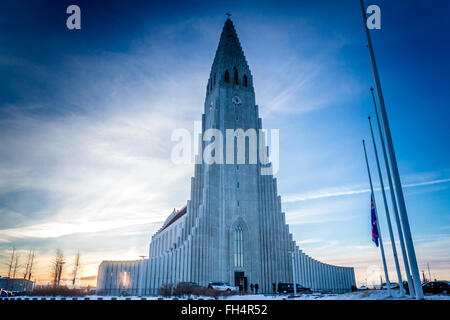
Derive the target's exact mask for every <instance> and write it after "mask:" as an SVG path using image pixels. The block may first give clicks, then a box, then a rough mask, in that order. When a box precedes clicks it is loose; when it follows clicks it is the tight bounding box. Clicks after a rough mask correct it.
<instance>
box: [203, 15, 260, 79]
mask: <svg viewBox="0 0 450 320" xmlns="http://www.w3.org/2000/svg"><path fill="white" fill-rule="evenodd" d="M227 15H228V14H227ZM251 79H252V76H251V73H250V69H249V67H248V64H247V60H246V58H245V55H244V51H243V50H242V47H241V43H240V42H239V38H238V35H237V33H236V29H235V28H234V25H233V21H232V20H231V19H230V16H228V18H227V20H226V21H225V25H224V26H223V29H222V34H221V35H220V41H219V45H218V47H217V50H216V55H215V57H214V62H213V64H212V67H211V74H210V81H209V85H210V88H212V87H213V86H214V85H215V84H216V82H217V83H218V84H224V83H232V84H241V85H243V86H244V87H248V88H252V85H251V84H252V81H251ZM216 80H217V81H216Z"/></svg>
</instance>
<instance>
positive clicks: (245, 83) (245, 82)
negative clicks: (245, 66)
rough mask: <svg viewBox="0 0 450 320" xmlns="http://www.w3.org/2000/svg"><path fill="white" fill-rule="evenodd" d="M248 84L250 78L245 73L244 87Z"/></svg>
mask: <svg viewBox="0 0 450 320" xmlns="http://www.w3.org/2000/svg"><path fill="white" fill-rule="evenodd" d="M247 86H248V79H247V76H246V75H245V74H244V87H247Z"/></svg>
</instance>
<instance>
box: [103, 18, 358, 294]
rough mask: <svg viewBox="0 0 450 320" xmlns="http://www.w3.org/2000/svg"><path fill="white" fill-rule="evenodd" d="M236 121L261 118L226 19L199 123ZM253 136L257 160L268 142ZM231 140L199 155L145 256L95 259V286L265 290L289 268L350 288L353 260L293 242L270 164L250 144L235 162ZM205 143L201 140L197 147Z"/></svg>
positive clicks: (247, 123)
mask: <svg viewBox="0 0 450 320" xmlns="http://www.w3.org/2000/svg"><path fill="white" fill-rule="evenodd" d="M239 128H240V129H243V130H244V131H246V130H248V129H255V130H256V131H257V132H258V130H260V129H262V120H261V118H259V112H258V106H257V105H256V104H255V92H254V87H253V78H252V75H251V72H250V69H249V66H248V64H247V61H246V58H245V55H244V53H243V50H242V48H241V45H240V42H239V39H238V37H237V34H236V31H235V28H234V26H233V23H232V21H231V20H230V19H227V21H226V22H225V26H224V28H223V31H222V34H221V38H220V42H219V46H218V48H217V51H216V55H215V58H214V62H213V65H212V68H211V73H210V76H209V79H208V83H207V89H206V99H205V104H204V113H203V115H202V131H203V133H206V131H207V130H208V129H217V130H219V131H220V132H221V133H222V135H223V137H225V136H226V130H227V129H233V130H236V129H239ZM204 138H205V137H204ZM257 139H258V143H257V146H256V148H257V151H258V153H257V154H258V159H257V160H261V159H260V158H259V157H260V156H259V151H260V148H263V150H265V149H266V143H265V141H264V140H263V137H257ZM260 139H261V140H260ZM232 143H233V145H232V146H230V147H231V148H232V150H234V151H235V152H234V154H235V156H234V157H235V161H233V163H231V164H217V163H212V164H208V163H207V161H205V159H201V158H199V157H197V162H196V164H195V168H194V176H193V178H192V179H191V195H190V200H188V201H187V204H186V206H185V207H183V208H182V209H180V210H178V211H176V210H174V212H173V213H172V214H170V215H169V217H168V218H167V220H166V221H165V222H164V224H163V226H162V227H161V228H160V230H159V231H158V232H156V233H155V234H154V235H153V237H152V241H151V243H150V248H149V258H148V259H144V260H137V261H104V262H102V263H101V264H100V266H99V273H98V280H97V290H98V292H99V293H103V294H120V293H122V292H123V291H125V292H127V293H129V294H138V295H146V294H157V292H158V288H160V287H161V286H162V285H164V284H169V283H171V284H176V283H178V282H185V281H192V282H197V283H198V284H200V285H204V286H206V285H208V283H209V282H211V281H226V282H229V283H230V284H236V281H238V282H241V283H242V282H244V283H242V284H243V285H244V284H247V288H248V287H249V286H250V284H251V283H253V284H255V283H258V285H259V288H260V292H267V293H270V292H273V285H274V284H275V285H277V284H278V283H280V282H292V281H293V270H295V271H296V279H297V282H298V283H300V284H302V285H303V286H305V287H309V288H312V289H315V290H332V291H348V290H350V289H351V287H352V286H353V285H355V280H354V271H353V268H348V267H338V266H333V265H329V264H324V263H320V262H318V261H316V260H314V259H312V258H310V257H309V256H308V255H306V254H305V253H304V252H303V251H302V250H300V249H299V248H298V246H297V245H296V244H295V241H294V240H293V238H292V234H290V233H289V227H288V225H287V224H286V221H285V214H284V212H282V209H281V198H280V196H279V195H278V193H277V180H276V178H274V176H273V175H272V174H268V175H262V174H261V169H262V168H270V164H265V165H264V164H261V162H260V161H256V163H252V162H251V161H250V160H251V156H250V152H246V153H245V163H237V161H236V158H237V154H238V152H239V150H238V149H237V146H236V145H235V143H234V141H232ZM209 144H210V142H209V140H208V141H202V150H205V148H208V145H209ZM248 145H249V146H248V148H250V142H249V143H248ZM216 146H217V145H216ZM226 150H227V145H226V142H224V143H223V145H219V146H218V147H217V148H216V149H215V150H214V153H213V154H214V155H213V156H218V155H219V154H220V152H222V154H223V159H224V161H225V158H226V156H225V155H226ZM291 252H294V259H292V256H291ZM293 263H294V264H295V268H293V265H292V264H293Z"/></svg>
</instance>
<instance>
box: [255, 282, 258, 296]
mask: <svg viewBox="0 0 450 320" xmlns="http://www.w3.org/2000/svg"><path fill="white" fill-rule="evenodd" d="M258 289H259V286H258V284H257V283H255V294H258Z"/></svg>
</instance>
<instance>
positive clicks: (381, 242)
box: [362, 140, 392, 296]
mask: <svg viewBox="0 0 450 320" xmlns="http://www.w3.org/2000/svg"><path fill="white" fill-rule="evenodd" d="M362 143H363V147H364V156H365V158H366V165H367V174H368V175H369V182H370V191H371V192H372V200H373V207H374V210H375V216H376V218H377V229H378V238H379V240H380V250H381V258H382V259H383V268H384V275H385V277H386V285H387V287H388V293H389V296H392V293H391V282H390V281H389V274H388V270H387V265H386V258H385V256H384V247H383V240H382V237H381V229H380V219H378V211H377V205H376V203H375V194H374V193H373V185H372V176H371V175H370V168H369V160H367V151H366V142H365V141H364V140H363V141H362Z"/></svg>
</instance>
